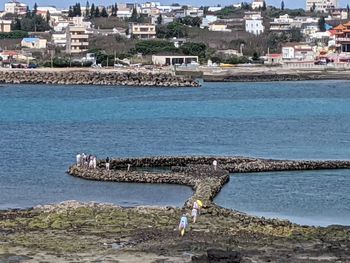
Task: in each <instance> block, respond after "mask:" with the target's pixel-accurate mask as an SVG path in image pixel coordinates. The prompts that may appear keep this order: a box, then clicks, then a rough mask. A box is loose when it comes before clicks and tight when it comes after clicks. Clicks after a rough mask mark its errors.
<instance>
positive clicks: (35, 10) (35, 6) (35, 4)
mask: <svg viewBox="0 0 350 263" xmlns="http://www.w3.org/2000/svg"><path fill="white" fill-rule="evenodd" d="M37 12H38V5H37V3H34V7H33V11H32V16H35V15H36V14H37Z"/></svg>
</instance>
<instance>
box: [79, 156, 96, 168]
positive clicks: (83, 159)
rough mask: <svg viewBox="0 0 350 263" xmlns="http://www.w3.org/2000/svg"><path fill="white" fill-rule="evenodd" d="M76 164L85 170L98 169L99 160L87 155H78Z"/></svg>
mask: <svg viewBox="0 0 350 263" xmlns="http://www.w3.org/2000/svg"><path fill="white" fill-rule="evenodd" d="M76 163H77V166H82V167H85V168H89V169H96V167H97V158H96V156H94V155H91V154H89V155H87V154H85V153H82V154H80V153H78V154H77V155H76Z"/></svg>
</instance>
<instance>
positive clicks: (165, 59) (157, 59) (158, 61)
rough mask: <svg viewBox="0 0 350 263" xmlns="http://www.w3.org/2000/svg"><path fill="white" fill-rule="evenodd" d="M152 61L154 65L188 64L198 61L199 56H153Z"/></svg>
mask: <svg viewBox="0 0 350 263" xmlns="http://www.w3.org/2000/svg"><path fill="white" fill-rule="evenodd" d="M152 62H153V64H154V65H162V66H165V65H167V66H169V65H183V64H185V65H187V64H191V63H192V62H196V63H198V56H158V55H153V56H152Z"/></svg>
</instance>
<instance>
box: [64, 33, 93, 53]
mask: <svg viewBox="0 0 350 263" xmlns="http://www.w3.org/2000/svg"><path fill="white" fill-rule="evenodd" d="M66 34H67V46H66V51H67V53H69V54H74V53H82V52H86V51H87V50H88V47H89V35H88V34H87V33H86V29H85V28H84V27H78V26H68V27H67V30H66Z"/></svg>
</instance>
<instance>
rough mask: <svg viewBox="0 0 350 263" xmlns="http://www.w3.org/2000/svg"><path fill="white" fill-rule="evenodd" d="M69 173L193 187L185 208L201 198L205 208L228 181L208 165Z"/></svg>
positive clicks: (78, 169) (72, 169)
mask: <svg viewBox="0 0 350 263" xmlns="http://www.w3.org/2000/svg"><path fill="white" fill-rule="evenodd" d="M68 173H69V174H70V175H72V176H76V177H80V178H83V179H87V180H97V181H113V182H133V183H163V184H180V185H186V186H190V187H192V189H193V190H194V191H195V192H194V195H193V196H192V197H190V199H189V200H187V201H186V203H185V206H187V207H191V206H192V204H193V201H194V200H197V199H200V200H202V201H203V203H204V208H209V207H210V206H212V205H213V203H212V200H213V199H214V197H215V196H216V195H217V193H219V192H220V190H221V188H222V186H223V185H224V184H225V183H226V182H228V180H229V174H228V172H227V171H225V170H221V169H218V170H214V169H213V167H211V166H207V165H190V166H187V167H179V166H176V167H173V168H172V170H171V172H168V173H162V172H146V171H129V172H128V171H126V170H125V169H124V170H117V169H112V170H109V171H108V170H106V169H104V168H103V167H100V168H98V169H86V168H83V167H78V166H76V165H73V166H71V167H69V170H68Z"/></svg>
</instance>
